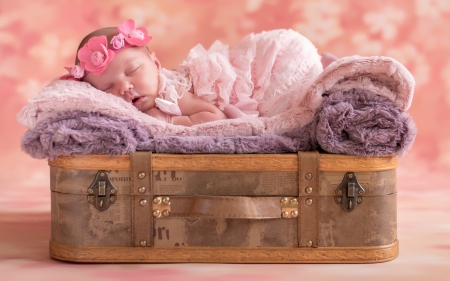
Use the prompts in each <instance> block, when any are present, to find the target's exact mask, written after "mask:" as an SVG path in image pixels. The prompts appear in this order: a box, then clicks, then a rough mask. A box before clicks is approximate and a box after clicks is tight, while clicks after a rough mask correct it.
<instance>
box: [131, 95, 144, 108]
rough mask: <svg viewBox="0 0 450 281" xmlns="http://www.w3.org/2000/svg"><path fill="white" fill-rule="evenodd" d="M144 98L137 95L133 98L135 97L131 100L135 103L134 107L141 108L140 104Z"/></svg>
mask: <svg viewBox="0 0 450 281" xmlns="http://www.w3.org/2000/svg"><path fill="white" fill-rule="evenodd" d="M142 99H143V97H135V98H133V99H132V100H131V104H133V105H134V107H137V108H139V106H140V105H141V103H142Z"/></svg>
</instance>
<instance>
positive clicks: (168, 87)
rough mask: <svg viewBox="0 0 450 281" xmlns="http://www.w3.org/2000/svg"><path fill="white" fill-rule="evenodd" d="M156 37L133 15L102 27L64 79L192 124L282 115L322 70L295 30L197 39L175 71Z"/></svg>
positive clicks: (175, 121) (309, 46)
mask: <svg viewBox="0 0 450 281" xmlns="http://www.w3.org/2000/svg"><path fill="white" fill-rule="evenodd" d="M151 39H152V37H151V36H149V35H148V32H147V30H146V29H145V28H142V27H139V28H136V26H135V22H134V21H133V20H131V19H128V20H126V21H125V22H124V23H123V24H121V25H119V26H118V27H117V28H115V27H108V28H102V29H99V30H96V31H94V32H92V33H90V34H89V35H87V36H86V37H85V38H84V39H83V40H82V42H81V43H80V46H79V48H78V51H77V58H76V63H75V66H74V67H68V68H66V69H67V70H68V71H69V75H66V76H63V77H62V79H75V80H79V81H84V82H87V83H89V84H91V85H92V86H93V87H95V88H97V89H99V90H101V91H104V92H107V93H110V94H113V95H115V96H118V97H121V98H123V99H124V100H125V101H127V102H129V103H132V104H133V105H134V106H135V107H136V108H137V109H138V110H139V111H142V112H144V113H146V114H148V115H150V116H152V117H154V118H157V119H158V120H162V121H166V122H168V123H171V124H175V125H184V126H192V125H196V124H201V123H205V122H209V121H215V120H221V119H226V118H252V117H258V116H259V117H271V116H274V115H276V114H279V113H281V112H283V111H285V110H287V109H288V108H289V107H290V106H292V104H291V99H292V97H291V96H292V95H293V94H294V95H297V96H298V95H303V94H304V92H305V91H306V89H307V87H308V86H309V85H310V84H311V82H312V81H310V80H309V79H308V77H314V78H315V77H317V75H318V74H319V73H320V72H322V70H323V69H322V64H321V63H320V56H319V55H318V54H317V51H316V49H315V47H314V46H313V44H312V43H310V42H309V40H308V39H306V38H305V37H303V36H302V35H300V34H299V33H297V32H295V31H293V30H273V31H268V32H262V33H259V34H250V35H248V36H246V37H245V38H243V39H242V40H241V41H240V42H239V43H238V44H237V46H236V47H234V48H233V49H232V50H228V47H227V46H226V45H223V44H222V43H221V42H219V41H216V42H215V43H214V44H213V45H212V46H211V48H210V49H209V50H205V49H204V48H203V47H202V46H201V45H197V46H196V47H194V48H193V49H192V50H191V51H190V52H189V55H188V57H187V59H186V60H185V61H183V62H182V63H181V65H180V67H179V68H178V69H177V70H176V71H171V70H167V69H165V68H163V67H161V63H160V62H159V60H158V59H157V57H156V55H155V53H154V52H151V51H150V50H149V49H148V48H147V46H146V45H147V44H148V43H149V42H150V40H151ZM296 99H298V97H297V98H296Z"/></svg>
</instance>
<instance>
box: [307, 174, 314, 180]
mask: <svg viewBox="0 0 450 281" xmlns="http://www.w3.org/2000/svg"><path fill="white" fill-rule="evenodd" d="M312 178H313V176H312V174H311V173H307V174H306V175H305V179H307V180H311V179H312Z"/></svg>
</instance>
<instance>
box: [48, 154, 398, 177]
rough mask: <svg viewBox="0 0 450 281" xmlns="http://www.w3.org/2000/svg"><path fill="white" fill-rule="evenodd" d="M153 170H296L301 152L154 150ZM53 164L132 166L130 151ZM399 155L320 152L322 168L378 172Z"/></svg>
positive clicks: (68, 158)
mask: <svg viewBox="0 0 450 281" xmlns="http://www.w3.org/2000/svg"><path fill="white" fill-rule="evenodd" d="M151 161H152V163H151V164H152V169H153V171H169V170H177V171H222V172H245V171H261V172H272V171H276V172H296V171H298V156H297V154H294V153H287V154H254V155H253V154H252V155H249V154H246V155H245V157H243V155H238V154H227V155H220V154H157V153H154V154H152V159H151ZM48 164H49V165H50V166H51V167H56V168H61V169H69V170H70V169H72V170H130V167H131V165H130V156H129V155H118V156H114V157H111V156H108V155H73V156H59V157H58V158H56V159H54V160H50V161H49V162H48ZM397 164H398V160H397V157H360V156H348V155H336V154H320V159H319V170H320V171H322V172H341V171H353V172H376V171H386V170H393V169H395V168H397Z"/></svg>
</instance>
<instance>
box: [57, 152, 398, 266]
mask: <svg viewBox="0 0 450 281" xmlns="http://www.w3.org/2000/svg"><path fill="white" fill-rule="evenodd" d="M49 165H50V177H51V180H50V185H51V202H52V203H51V204H52V205H51V208H52V211H51V216H52V219H51V221H52V230H51V233H52V234H51V241H50V255H51V256H52V257H53V258H55V259H59V260H65V261H72V262H94V263H95V262H97V263H102V262H147V263H151V262H217V263H218V262H221V263H374V262H385V261H389V260H392V259H395V258H396V257H397V256H398V241H397V205H396V197H397V196H396V195H397V192H396V167H397V158H395V157H369V158H367V157H354V156H345V155H334V154H320V153H318V152H299V153H298V154H242V155H218V154H209V155H207V154H205V155H204V154H195V155H180V154H177V155H174V154H152V153H150V152H136V153H133V154H131V155H120V156H114V157H110V156H105V155H87V156H86V155H84V156H83V155H78V156H60V157H59V158H57V159H55V160H52V161H49Z"/></svg>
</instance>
